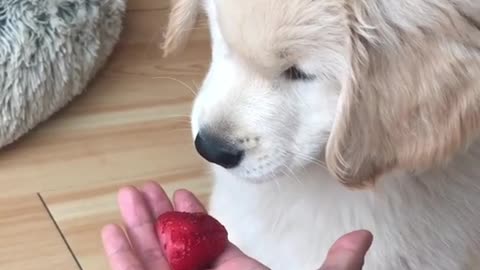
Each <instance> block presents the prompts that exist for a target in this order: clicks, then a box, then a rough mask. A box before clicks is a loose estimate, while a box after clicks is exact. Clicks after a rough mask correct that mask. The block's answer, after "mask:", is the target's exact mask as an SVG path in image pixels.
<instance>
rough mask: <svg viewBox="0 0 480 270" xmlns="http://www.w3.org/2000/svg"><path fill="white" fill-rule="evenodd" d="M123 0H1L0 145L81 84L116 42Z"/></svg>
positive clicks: (50, 111) (61, 102)
mask: <svg viewBox="0 0 480 270" xmlns="http://www.w3.org/2000/svg"><path fill="white" fill-rule="evenodd" d="M125 2H126V0H0V147H2V146H5V145H7V144H9V143H11V142H13V141H15V140H17V139H18V138H20V137H21V136H22V135H24V134H25V133H26V132H28V131H29V130H30V129H32V128H34V127H35V126H36V125H38V124H39V123H40V122H42V121H44V120H46V119H47V118H48V117H50V116H51V115H52V114H54V113H55V112H56V111H58V110H59V109H61V108H62V107H63V106H65V105H66V104H67V103H68V102H69V101H71V100H72V99H73V98H74V97H75V96H76V95H78V94H80V93H81V92H82V90H84V89H85V87H86V86H87V84H88V83H89V81H90V80H91V79H92V78H93V76H94V75H95V74H96V72H97V71H98V69H99V68H100V67H101V66H102V65H103V64H104V63H105V61H106V59H107V58H108V56H109V55H110V53H111V52H112V50H113V47H114V45H115V44H116V42H117V40H118V38H119V35H120V32H121V29H122V21H123V15H124V12H125V8H126V7H125V6H126V3H125Z"/></svg>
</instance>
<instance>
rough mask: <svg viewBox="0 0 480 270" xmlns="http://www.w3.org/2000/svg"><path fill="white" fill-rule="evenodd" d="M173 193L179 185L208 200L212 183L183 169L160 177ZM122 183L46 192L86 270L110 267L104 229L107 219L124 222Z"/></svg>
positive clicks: (205, 201) (101, 269)
mask: <svg viewBox="0 0 480 270" xmlns="http://www.w3.org/2000/svg"><path fill="white" fill-rule="evenodd" d="M156 180H158V181H159V182H161V183H163V187H164V188H165V190H166V191H167V193H168V194H169V196H171V195H172V194H173V192H174V191H175V190H176V189H178V188H188V189H189V190H191V191H193V192H195V194H197V195H198V196H199V197H200V199H201V200H202V202H204V203H207V201H208V194H209V192H210V188H211V183H210V182H209V181H208V178H206V177H204V176H202V174H201V173H198V172H195V171H193V172H188V171H187V170H183V171H181V172H178V173H177V174H170V175H163V176H159V177H158V178H156ZM143 182H144V181H142V180H137V181H126V182H124V183H123V184H122V185H127V184H131V185H137V186H141V184H142V183H143ZM122 185H94V186H91V187H86V188H80V189H70V190H65V191H54V192H46V193H43V194H42V196H43V197H44V199H45V202H46V204H47V205H48V208H49V209H50V211H51V213H52V216H53V217H54V219H55V220H56V222H57V224H58V226H59V228H60V229H61V231H62V232H63V234H64V235H65V238H66V239H67V241H68V243H69V245H70V247H71V248H72V250H73V252H74V253H75V255H76V258H77V259H78V261H79V263H80V265H81V267H82V269H84V270H109V269H108V265H107V262H106V260H105V257H104V253H103V249H102V244H101V239H100V230H101V228H102V227H103V226H104V225H105V224H107V223H112V222H113V223H117V224H121V220H120V214H119V210H118V208H117V205H116V193H117V191H118V189H119V188H120V187H121V186H122Z"/></svg>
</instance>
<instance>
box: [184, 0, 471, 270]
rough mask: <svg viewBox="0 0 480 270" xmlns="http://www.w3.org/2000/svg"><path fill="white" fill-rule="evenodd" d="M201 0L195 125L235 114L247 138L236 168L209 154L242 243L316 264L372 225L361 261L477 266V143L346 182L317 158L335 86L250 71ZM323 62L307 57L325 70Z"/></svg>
mask: <svg viewBox="0 0 480 270" xmlns="http://www.w3.org/2000/svg"><path fill="white" fill-rule="evenodd" d="M205 8H206V11H207V14H208V17H209V22H210V29H211V33H212V41H213V42H212V44H213V55H212V64H211V67H210V70H209V72H208V75H207V77H206V79H205V81H204V84H203V86H202V89H201V91H200V93H199V95H198V97H197V99H196V100H195V104H194V108H193V112H192V131H193V136H194V137H195V136H196V134H197V133H198V131H199V129H200V128H202V127H204V126H205V125H211V124H212V123H224V122H228V123H233V124H231V125H230V128H229V135H228V136H230V138H232V139H234V140H236V141H238V142H239V143H240V142H241V143H243V144H244V147H245V149H247V152H246V158H245V160H244V161H243V162H242V164H241V165H240V167H238V168H235V169H233V170H228V171H227V170H225V169H223V168H220V167H218V166H214V165H212V170H213V172H214V174H215V178H216V183H215V187H214V190H213V193H212V198H211V205H210V209H211V213H212V214H213V215H214V216H215V217H217V218H218V219H219V220H220V221H221V222H222V223H223V224H225V225H226V227H227V228H228V230H229V232H230V235H231V239H232V241H233V242H234V243H235V244H237V245H238V246H239V247H240V248H241V249H242V250H243V251H245V252H246V253H247V254H248V255H250V256H252V257H254V258H256V259H258V260H260V261H261V262H262V263H264V264H266V265H267V266H269V267H270V268H271V269H274V270H283V269H285V270H292V269H295V270H297V269H298V270H313V269H317V268H318V267H319V266H320V265H321V264H322V262H323V260H324V258H325V255H326V252H327V250H328V249H329V247H330V246H331V244H332V243H333V242H334V241H335V240H336V239H337V238H338V237H340V236H341V235H343V234H345V233H348V232H350V231H352V230H356V229H368V230H371V231H372V233H373V234H374V238H375V239H374V244H373V246H372V249H371V250H370V252H369V253H368V257H367V261H366V265H365V268H364V269H366V270H372V269H375V270H377V269H382V270H383V269H386V270H392V269H393V270H397V269H415V270H416V269H421V270H428V269H432V270H443V269H445V270H447V269H448V270H457V269H458V270H463V269H465V270H467V269H480V265H478V264H477V265H475V263H478V262H476V261H478V259H475V258H479V256H480V196H479V194H480V168H479V167H477V164H480V163H479V161H480V144H478V143H475V144H473V146H471V147H470V150H469V151H468V152H466V153H464V154H461V155H459V156H458V157H456V159H455V160H453V161H452V162H451V163H449V165H447V166H445V167H443V168H441V169H437V170H432V171H427V172H423V173H421V174H420V173H419V174H410V173H408V172H404V171H397V172H395V173H390V174H388V175H386V176H384V177H383V179H381V180H379V181H378V182H377V184H376V186H375V188H374V189H372V190H361V191H353V190H350V189H347V188H346V187H344V186H342V185H341V184H340V183H339V182H338V181H337V180H335V179H334V178H333V177H332V176H331V175H330V174H329V173H328V171H327V169H326V168H325V167H324V166H323V165H322V163H323V161H321V160H319V157H320V156H321V153H322V152H323V151H324V147H325V143H326V140H327V139H328V137H327V136H328V133H329V132H330V131H331V128H332V125H333V121H334V119H335V115H336V108H337V102H338V99H339V97H338V91H337V89H338V88H340V86H339V85H337V84H336V82H335V80H328V79H322V80H314V81H310V82H289V81H286V80H281V79H278V80H268V79H265V77H264V76H260V75H258V74H255V73H252V72H251V71H249V69H248V68H246V67H245V65H244V64H242V63H241V62H240V61H239V60H237V59H236V58H235V57H234V56H233V55H232V54H231V53H230V52H229V51H228V46H227V45H226V44H225V42H224V40H223V38H222V36H221V34H220V31H219V28H218V24H217V17H216V16H217V15H216V9H215V5H214V1H213V0H207V2H206V3H205ZM328 61H330V60H328ZM320 63H321V61H319V59H310V60H307V61H304V62H303V63H302V66H305V67H308V69H309V70H319V69H321V68H322V67H321V66H320V65H319V64H320ZM335 65H336V66H337V67H338V69H337V70H338V71H341V70H342V69H343V68H344V67H343V66H342V63H340V62H339V63H337V64H335V63H330V66H335ZM319 89H322V90H321V91H319ZM293 112H295V113H293Z"/></svg>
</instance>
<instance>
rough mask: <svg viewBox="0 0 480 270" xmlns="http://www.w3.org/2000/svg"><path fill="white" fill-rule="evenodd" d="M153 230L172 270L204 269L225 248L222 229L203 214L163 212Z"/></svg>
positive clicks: (221, 226) (222, 227)
mask: <svg viewBox="0 0 480 270" xmlns="http://www.w3.org/2000/svg"><path fill="white" fill-rule="evenodd" d="M156 230H157V236H158V239H159V241H160V244H161V247H162V249H163V254H164V255H165V257H166V258H167V260H168V262H169V264H170V268H171V269H172V270H204V269H206V268H208V267H209V266H210V265H211V264H212V263H213V262H214V261H215V260H216V259H217V258H218V256H220V254H222V253H223V251H224V250H225V249H226V248H227V245H228V234H227V231H226V229H225V227H224V226H223V225H222V224H220V222H218V221H217V220H216V219H215V218H213V217H212V216H210V215H208V214H204V213H184V212H174V211H172V212H167V213H164V214H162V215H160V216H159V217H158V218H157V222H156Z"/></svg>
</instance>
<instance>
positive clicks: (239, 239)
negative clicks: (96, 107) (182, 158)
mask: <svg viewBox="0 0 480 270" xmlns="http://www.w3.org/2000/svg"><path fill="white" fill-rule="evenodd" d="M172 4H173V6H172V13H171V16H170V23H169V26H168V29H167V33H166V40H165V46H164V49H165V53H166V55H169V54H172V53H174V52H175V51H177V50H178V49H180V48H181V47H183V46H184V45H185V44H186V42H187V40H188V35H189V30H190V29H191V28H192V27H193V25H194V24H195V21H196V17H197V14H198V12H199V10H201V9H203V10H204V11H205V12H206V14H207V16H208V19H209V25H210V31H211V39H212V52H213V53H212V62H211V65H210V69H209V71H208V74H207V75H206V78H205V81H204V83H203V85H202V87H201V90H200V92H199V95H198V97H197V98H196V100H195V102H194V106H193V111H192V131H193V138H194V141H195V146H196V148H197V150H198V152H199V154H200V155H201V156H202V157H204V158H205V159H206V160H207V161H209V162H210V163H211V168H212V170H213V172H214V174H215V178H216V179H215V186H214V190H213V194H212V198H211V205H210V209H211V213H212V214H213V215H214V216H216V217H217V218H218V219H219V220H220V221H221V222H223V223H224V224H225V225H226V226H227V228H228V230H229V231H230V234H231V237H232V241H233V242H234V243H236V244H237V245H239V246H240V247H241V248H242V249H243V250H244V251H245V252H246V253H247V254H248V255H250V256H252V257H254V258H256V259H258V260H260V261H261V262H263V263H264V264H266V265H268V266H269V267H271V268H272V269H274V270H282V269H285V270H292V269H300V270H313V269H315V268H316V267H318V266H319V265H321V263H322V261H323V259H324V257H325V254H326V252H327V250H328V248H329V247H330V246H331V244H332V243H333V242H334V240H335V239H337V238H338V237H340V236H341V235H342V234H344V233H347V232H350V231H352V230H356V229H368V230H370V231H372V233H373V234H374V237H375V240H374V244H373V246H372V249H371V251H370V252H369V254H368V256H367V258H366V263H365V269H367V270H380V269H382V270H383V269H385V270H392V269H394V270H397V269H402V270H408V269H414V270H417V269H418V270H420V269H421V270H429V269H431V270H442V269H445V270H467V269H469V270H470V269H480V259H479V258H480V167H479V165H480V137H479V130H480V129H479V127H480V117H479V116H480V1H479V0H408V1H407V0H289V1H284V0H203V1H200V0H174V1H173V2H172Z"/></svg>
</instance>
